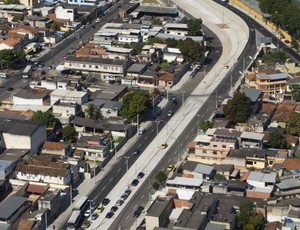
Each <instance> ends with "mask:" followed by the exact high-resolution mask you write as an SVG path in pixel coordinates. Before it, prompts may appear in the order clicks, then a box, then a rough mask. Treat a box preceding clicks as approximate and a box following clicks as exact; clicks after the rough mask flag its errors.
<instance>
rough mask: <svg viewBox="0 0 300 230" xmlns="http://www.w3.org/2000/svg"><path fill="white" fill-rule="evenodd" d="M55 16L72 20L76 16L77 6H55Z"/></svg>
mask: <svg viewBox="0 0 300 230" xmlns="http://www.w3.org/2000/svg"><path fill="white" fill-rule="evenodd" d="M55 16H56V18H58V19H64V20H68V22H71V23H72V22H74V20H75V18H76V17H77V8H74V9H72V8H64V7H63V6H57V7H56V8H55Z"/></svg>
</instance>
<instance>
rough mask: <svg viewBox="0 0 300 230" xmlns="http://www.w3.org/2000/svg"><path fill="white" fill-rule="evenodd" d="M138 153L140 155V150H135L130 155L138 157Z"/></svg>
mask: <svg viewBox="0 0 300 230" xmlns="http://www.w3.org/2000/svg"><path fill="white" fill-rule="evenodd" d="M139 153H140V150H138V149H136V150H135V151H134V152H133V153H132V155H139Z"/></svg>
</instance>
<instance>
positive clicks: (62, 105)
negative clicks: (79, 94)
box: [52, 100, 81, 124]
mask: <svg viewBox="0 0 300 230" xmlns="http://www.w3.org/2000/svg"><path fill="white" fill-rule="evenodd" d="M52 109H53V115H54V116H55V118H57V119H58V120H59V121H60V122H61V123H62V124H69V122H70V120H71V118H72V117H73V116H78V115H79V114H80V113H81V107H80V105H79V104H77V103H73V102H61V101H60V100H59V101H57V102H56V103H55V104H54V105H53V106H52Z"/></svg>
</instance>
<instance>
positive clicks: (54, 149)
mask: <svg viewBox="0 0 300 230" xmlns="http://www.w3.org/2000/svg"><path fill="white" fill-rule="evenodd" d="M71 152H72V147H71V145H69V144H66V143H64V142H52V141H46V142H45V143H44V145H43V148H42V154H50V155H56V156H61V157H65V156H69V155H70V154H71Z"/></svg>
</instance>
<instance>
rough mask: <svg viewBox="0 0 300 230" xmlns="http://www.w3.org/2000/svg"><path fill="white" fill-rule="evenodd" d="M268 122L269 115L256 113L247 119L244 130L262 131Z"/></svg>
mask: <svg viewBox="0 0 300 230" xmlns="http://www.w3.org/2000/svg"><path fill="white" fill-rule="evenodd" d="M269 123H270V117H269V116H268V115H267V114H256V115H253V116H251V117H250V118H249V119H248V121H247V127H246V130H245V131H250V132H254V133H262V132H264V131H265V130H266V129H267V127H268V125H269Z"/></svg>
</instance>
